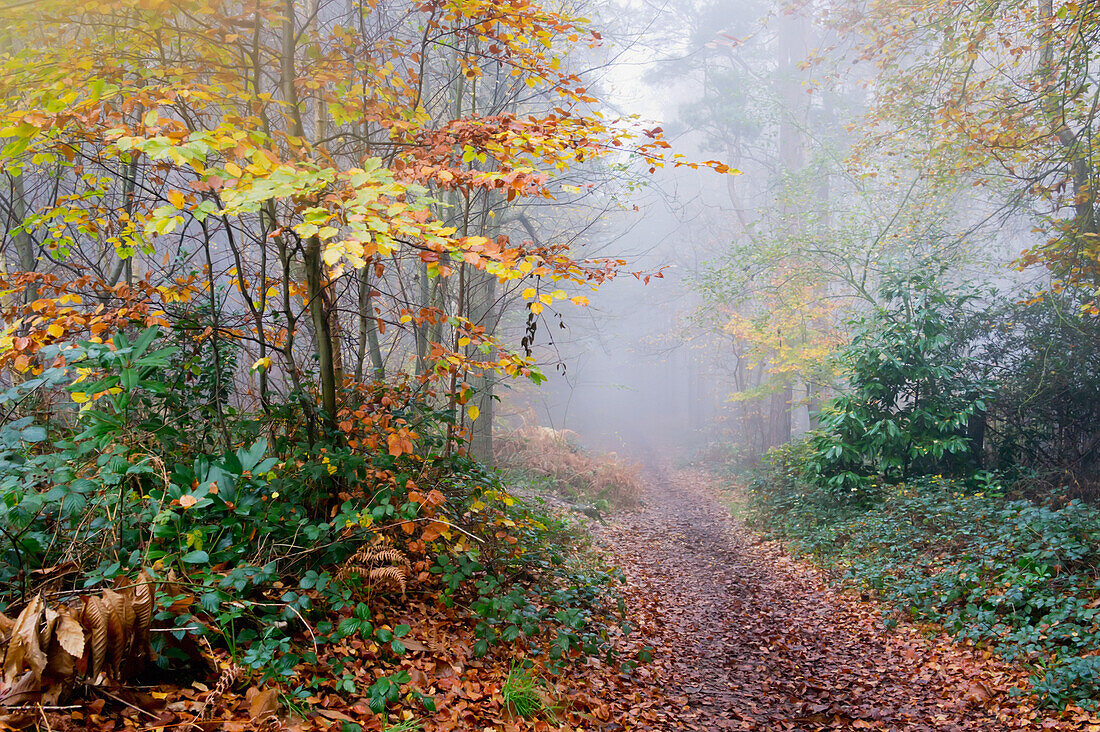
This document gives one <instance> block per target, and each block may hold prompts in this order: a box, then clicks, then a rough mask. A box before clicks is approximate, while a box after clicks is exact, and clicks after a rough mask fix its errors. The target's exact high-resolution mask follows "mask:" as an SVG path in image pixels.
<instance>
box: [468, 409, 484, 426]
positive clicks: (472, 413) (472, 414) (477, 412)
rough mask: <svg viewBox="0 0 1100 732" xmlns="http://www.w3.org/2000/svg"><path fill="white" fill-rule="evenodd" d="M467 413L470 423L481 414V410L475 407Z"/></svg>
mask: <svg viewBox="0 0 1100 732" xmlns="http://www.w3.org/2000/svg"><path fill="white" fill-rule="evenodd" d="M468 412H469V415H470V421H471V422H473V421H474V420H475V419H477V418H478V415H480V414H481V410H480V409H478V408H477V407H476V406H471V407H470V409H469V410H468Z"/></svg>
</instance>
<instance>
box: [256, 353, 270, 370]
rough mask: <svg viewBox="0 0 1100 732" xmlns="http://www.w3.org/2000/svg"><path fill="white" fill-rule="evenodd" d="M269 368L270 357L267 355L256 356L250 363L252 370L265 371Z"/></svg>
mask: <svg viewBox="0 0 1100 732" xmlns="http://www.w3.org/2000/svg"><path fill="white" fill-rule="evenodd" d="M269 368H271V358H270V357H269V356H264V357H263V358H258V359H256V362H255V363H254V364H252V370H253V371H267V370H268V369H269Z"/></svg>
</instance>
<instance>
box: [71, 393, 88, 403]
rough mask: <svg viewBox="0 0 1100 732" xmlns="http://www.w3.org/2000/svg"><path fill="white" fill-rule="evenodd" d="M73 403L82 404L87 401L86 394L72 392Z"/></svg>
mask: <svg viewBox="0 0 1100 732" xmlns="http://www.w3.org/2000/svg"><path fill="white" fill-rule="evenodd" d="M73 401H74V402H76V403H77V404H83V403H84V402H86V401H88V394H87V392H83V391H74V392H73Z"/></svg>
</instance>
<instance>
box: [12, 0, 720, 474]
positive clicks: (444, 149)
mask: <svg viewBox="0 0 1100 732" xmlns="http://www.w3.org/2000/svg"><path fill="white" fill-rule="evenodd" d="M0 12H2V13H3V31H2V32H3V44H4V47H5V48H7V49H8V53H7V54H6V55H5V56H4V59H3V69H2V74H0V100H2V101H0V104H2V109H0V122H2V125H3V126H2V128H0V138H2V139H3V143H4V144H3V149H2V151H0V164H2V165H3V167H4V171H5V174H6V178H7V183H8V185H7V187H6V189H5V191H4V196H3V212H4V214H5V216H6V217H7V222H8V226H7V227H6V232H5V235H4V240H3V249H4V255H5V256H4V265H5V268H6V269H5V275H4V278H5V282H6V286H7V288H9V290H10V291H12V292H15V291H21V292H22V293H23V294H24V297H22V298H21V300H20V301H19V302H14V301H12V300H10V298H9V301H8V302H7V305H8V312H7V315H8V319H7V321H6V329H5V332H4V340H3V346H4V347H5V358H6V362H7V363H9V364H11V365H12V366H13V367H14V369H15V371H16V372H26V371H28V370H34V369H36V368H38V367H39V364H37V363H36V361H35V353H37V351H38V350H39V349H40V348H41V347H42V346H44V345H47V344H50V343H55V342H61V341H64V340H66V339H70V338H73V337H75V336H86V335H90V336H92V337H93V338H94V339H103V338H104V337H105V336H106V335H109V332H110V331H111V330H112V329H115V328H117V327H120V326H122V325H124V324H125V323H128V322H129V319H130V318H131V317H133V316H134V314H135V313H144V317H145V319H146V321H148V322H149V323H153V322H166V323H171V324H172V325H173V326H174V327H186V328H187V329H189V333H190V335H191V337H193V339H194V340H195V341H197V342H199V343H200V344H201V346H202V347H203V348H208V349H209V357H210V358H211V360H212V363H211V364H210V365H211V366H212V367H213V370H214V374H215V376H216V379H218V380H226V381H229V380H239V379H246V378H247V380H248V383H249V384H251V386H250V389H251V391H250V392H249V393H250V394H251V396H252V397H254V398H255V399H256V401H257V403H258V404H259V405H260V406H262V407H264V408H265V409H266V408H267V407H268V406H269V405H270V404H271V403H272V402H273V400H274V396H275V395H278V396H279V397H280V398H290V399H291V400H293V401H294V402H295V403H297V404H299V405H300V406H301V407H302V408H303V410H304V411H305V414H306V415H307V419H308V424H309V430H310V432H311V434H313V433H314V431H315V430H316V429H318V428H324V429H327V430H330V431H331V430H334V429H336V428H337V427H341V426H342V427H347V428H350V427H351V426H352V425H353V423H354V421H355V419H356V414H359V417H362V414H361V413H359V412H357V410H358V409H359V408H360V406H361V404H362V391H363V388H364V385H365V384H367V383H369V382H371V381H372V380H376V379H382V378H390V379H402V378H404V379H411V380H412V381H413V382H414V383H415V384H418V385H419V386H418V387H417V388H422V389H426V390H428V391H432V392H437V393H439V394H440V395H441V397H440V398H442V399H443V402H444V405H449V406H450V407H451V408H457V407H459V406H460V405H463V404H467V403H468V406H469V409H468V412H467V415H466V416H467V417H468V418H469V419H470V420H471V421H472V420H476V419H477V418H478V416H479V413H480V412H481V410H486V411H488V410H489V408H490V405H491V401H490V400H489V398H487V397H491V395H489V394H488V390H487V388H486V384H487V383H489V382H487V381H486V380H485V376H486V375H487V374H489V373H500V374H502V375H505V376H508V377H517V376H526V377H531V378H536V379H538V378H539V374H538V370H537V367H536V365H535V364H534V362H533V359H532V358H531V357H530V356H528V355H525V354H523V353H520V352H518V351H515V350H513V349H512V348H510V347H508V346H507V344H501V343H499V342H498V341H497V340H496V338H495V337H494V323H493V316H492V310H493V304H494V301H495V298H496V295H495V288H496V287H498V286H501V285H507V284H509V283H511V286H513V287H518V289H520V290H521V292H522V296H523V299H524V300H526V302H527V305H526V308H527V312H528V314H529V317H531V318H537V317H539V316H540V315H541V314H542V311H543V309H544V308H550V307H555V306H556V305H557V304H558V303H560V302H561V301H563V300H566V299H569V298H570V296H571V294H572V293H571V292H570V287H571V286H573V287H576V286H582V287H585V288H587V287H590V286H598V285H599V284H600V283H601V282H603V281H605V280H606V279H608V278H610V277H613V276H614V275H615V274H616V272H617V271H618V269H619V267H620V266H621V263H620V262H618V261H609V260H601V259H585V258H583V256H581V255H579V254H578V253H577V252H574V251H572V250H571V249H570V248H569V245H568V243H564V242H555V241H540V242H537V243H536V242H535V241H532V240H530V239H528V240H524V239H523V238H515V237H513V236H511V235H510V234H514V233H516V227H515V226H514V225H513V226H512V227H510V228H509V227H506V226H505V222H504V218H505V217H503V216H502V215H501V212H502V211H503V210H504V209H506V208H508V207H514V206H517V205H518V204H519V202H521V201H523V200H529V199H539V198H541V199H549V198H552V197H553V195H554V191H555V176H557V175H560V174H561V173H562V172H563V171H567V170H569V169H570V168H571V167H573V166H576V165H578V164H583V163H585V162H587V161H591V160H594V159H599V158H601V157H604V156H608V155H632V156H635V157H637V158H638V159H639V160H641V161H642V163H643V164H644V165H646V166H648V167H650V168H654V167H656V166H660V165H663V164H664V159H663V157H662V153H663V150H664V148H667V143H665V142H664V141H663V140H662V139H661V136H660V134H659V133H657V132H652V131H649V132H647V133H646V134H642V133H643V130H641V129H639V128H638V127H637V125H636V124H633V123H632V121H630V120H623V119H609V118H607V117H605V116H604V115H603V114H602V113H601V112H600V111H599V110H598V109H597V107H596V104H597V100H596V99H595V98H594V97H593V96H592V95H591V94H590V93H589V91H588V90H587V89H586V87H585V85H584V83H583V81H582V80H581V79H580V78H579V77H578V76H576V75H575V74H572V73H569V72H568V71H567V70H566V69H567V68H568V65H567V64H564V63H563V59H565V58H566V56H567V54H568V53H569V52H570V51H571V49H573V48H575V47H577V46H583V45H586V44H596V43H598V42H599V38H600V36H599V33H597V32H595V31H593V30H589V29H586V28H585V27H584V24H583V22H582V21H580V20H578V19H576V18H573V17H570V16H569V15H567V14H564V13H561V12H557V11H552V10H549V9H547V8H545V7H543V6H540V5H537V4H532V3H529V2H524V1H523V0H515V1H510V2H505V3H500V2H465V1H463V2H429V3H368V2H350V3H349V2H336V1H335V0H331V1H330V0H312V1H311V2H294V1H293V0H257V1H256V2H249V3H244V4H240V3H230V2H222V1H220V0H189V1H187V2H182V3H180V2H174V1H173V2H157V1H153V2H149V1H147V0H116V1H112V2H100V1H92V0H87V1H86V2H80V3H77V4H76V6H74V4H73V3H71V2H67V1H64V2H63V1H61V0H47V1H45V2H42V3H37V4H36V5H35V8H34V12H33V13H28V12H26V11H25V10H23V9H19V8H10V9H7V10H3V11H0ZM673 160H674V161H675V162H676V163H677V164H679V163H680V161H679V160H678V159H673ZM712 166H713V167H716V168H721V169H722V170H723V171H725V168H724V166H720V165H719V164H718V163H715V162H712ZM520 284H522V287H519V285H520ZM40 295H45V296H44V297H43V296H40ZM572 299H573V300H574V302H576V303H578V304H583V303H584V302H585V298H584V297H583V296H580V295H572ZM149 302H152V303H153V305H152V306H148V305H142V307H141V308H138V309H135V306H136V305H137V304H138V303H149ZM89 313H93V314H92V315H89ZM104 313H107V315H104ZM185 313H186V317H184V315H185ZM108 316H109V317H108ZM234 349H243V352H244V354H245V355H246V358H245V359H244V361H245V362H247V363H251V368H250V369H249V370H248V372H247V373H246V372H245V370H244V368H243V367H242V368H240V369H236V368H234V365H233V364H232V363H230V360H229V359H228V358H227V353H228V352H229V351H232V350H234ZM245 365H247V364H245ZM479 380H480V381H479ZM479 390H480V391H481V392H484V394H482V396H481V397H477V392H478V391H479ZM219 393H220V392H219ZM314 395H316V398H315V396H314ZM94 396H95V395H93V397H94ZM475 397H477V399H476V400H475V401H472V402H471V401H470V400H471V399H475ZM479 404H480V406H479ZM224 406H226V405H223V404H222V403H221V402H220V401H219V402H218V407H219V409H221V408H222V407H224ZM396 434H397V437H396V439H394V440H393V441H391V442H390V444H389V449H390V450H391V451H396V452H397V453H398V454H399V453H400V452H401V451H402V450H408V449H410V448H411V443H410V442H409V441H408V439H407V435H406V433H405V432H401V431H398V433H396ZM456 435H457V432H456Z"/></svg>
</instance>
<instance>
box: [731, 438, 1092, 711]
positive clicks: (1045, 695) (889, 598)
mask: <svg viewBox="0 0 1100 732" xmlns="http://www.w3.org/2000/svg"><path fill="white" fill-rule="evenodd" d="M802 449H804V448H801V447H800V446H798V445H797V444H795V445H794V446H790V447H786V448H781V449H780V450H779V451H776V452H773V454H772V456H771V459H770V460H769V461H768V462H769V464H768V466H767V467H766V468H765V469H764V470H762V471H761V472H760V474H759V475H758V476H757V477H756V479H755V480H754V481H753V482H752V487H751V491H750V499H749V502H750V511H749V522H750V525H751V526H753V527H754V528H755V529H757V530H760V531H762V532H764V533H766V534H768V535H770V536H772V537H773V538H777V539H779V540H781V541H783V542H784V543H785V544H786V545H787V546H788V547H789V548H790V549H791V550H792V551H794V552H796V553H798V554H801V555H804V556H810V557H812V558H813V559H814V560H816V561H817V562H819V563H821V564H823V565H825V566H826V567H829V568H831V569H832V570H833V571H834V574H835V575H836V576H839V578H840V579H841V580H842V581H845V582H853V583H856V584H858V585H859V586H860V587H861V588H864V589H867V590H871V591H873V592H874V593H875V594H876V595H877V597H878V598H879V599H881V600H882V601H884V602H885V603H887V604H888V605H889V606H890V607H892V608H894V609H895V611H896V612H897V613H899V614H901V615H903V616H905V617H908V618H910V619H912V620H917V621H922V622H931V623H935V624H938V625H940V626H942V627H943V628H944V629H945V630H946V631H948V632H950V633H952V634H953V635H954V636H956V637H957V638H959V639H964V640H967V641H971V642H973V643H975V644H977V645H980V646H986V647H989V648H991V649H993V650H994V651H995V652H996V653H998V654H999V655H1001V656H1003V657H1004V658H1006V659H1008V660H1011V661H1015V662H1019V663H1021V664H1023V665H1024V666H1025V667H1027V668H1028V669H1030V670H1031V691H1032V692H1033V693H1034V694H1035V695H1036V696H1037V697H1038V699H1039V700H1040V702H1041V703H1042V704H1044V705H1046V706H1052V707H1063V706H1064V705H1065V704H1067V703H1070V702H1073V703H1076V704H1078V705H1080V706H1082V707H1085V708H1087V709H1091V710H1095V709H1097V708H1100V704H1098V702H1097V697H1098V695H1100V510H1098V509H1096V508H1093V507H1090V506H1088V505H1086V504H1084V503H1082V502H1081V501H1079V500H1070V501H1067V500H1059V499H1051V500H1048V501H1047V502H1045V503H1042V504H1036V503H1033V502H1030V501H1025V500H1013V499H1010V498H1007V497H1005V496H1003V495H1001V494H1000V493H999V491H998V486H997V485H996V484H995V483H991V484H990V485H988V486H986V488H985V490H976V489H974V488H967V487H966V486H965V485H964V484H963V483H962V482H961V481H957V480H951V479H947V478H943V477H940V476H928V477H922V478H919V479H914V480H911V481H909V482H907V483H904V484H901V485H896V486H880V487H879V488H880V498H879V499H878V500H877V501H875V502H874V503H870V504H862V505H861V504H841V503H838V502H837V501H836V500H835V498H834V496H833V493H832V491H831V490H827V489H822V488H819V487H817V486H815V485H813V484H812V483H810V482H807V481H804V480H802V479H801V477H800V475H799V474H798V470H797V466H798V464H799V463H798V458H799V452H800V450H802ZM887 622H888V623H892V622H896V616H895V617H887Z"/></svg>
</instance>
